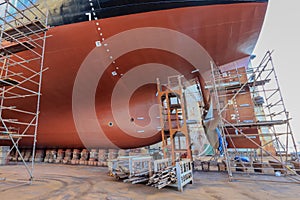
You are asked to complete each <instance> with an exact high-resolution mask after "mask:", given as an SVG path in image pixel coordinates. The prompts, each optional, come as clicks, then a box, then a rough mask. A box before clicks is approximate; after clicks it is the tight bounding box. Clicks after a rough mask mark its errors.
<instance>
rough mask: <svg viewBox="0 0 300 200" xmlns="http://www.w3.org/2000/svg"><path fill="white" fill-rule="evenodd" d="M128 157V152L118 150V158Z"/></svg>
mask: <svg viewBox="0 0 300 200" xmlns="http://www.w3.org/2000/svg"><path fill="white" fill-rule="evenodd" d="M128 155H129V152H128V151H127V150H124V149H120V150H119V152H118V156H128Z"/></svg>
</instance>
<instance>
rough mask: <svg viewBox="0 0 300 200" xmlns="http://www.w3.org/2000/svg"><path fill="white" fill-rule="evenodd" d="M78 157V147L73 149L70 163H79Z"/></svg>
mask: <svg viewBox="0 0 300 200" xmlns="http://www.w3.org/2000/svg"><path fill="white" fill-rule="evenodd" d="M79 157H80V150H79V149H74V150H73V157H72V160H71V164H72V165H78V164H79Z"/></svg>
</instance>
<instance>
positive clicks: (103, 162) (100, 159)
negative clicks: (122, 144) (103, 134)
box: [98, 149, 107, 167]
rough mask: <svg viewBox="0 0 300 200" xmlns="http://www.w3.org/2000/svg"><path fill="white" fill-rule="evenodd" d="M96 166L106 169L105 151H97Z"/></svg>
mask: <svg viewBox="0 0 300 200" xmlns="http://www.w3.org/2000/svg"><path fill="white" fill-rule="evenodd" d="M98 166H101V167H107V150H106V149H99V151H98Z"/></svg>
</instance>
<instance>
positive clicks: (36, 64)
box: [0, 0, 48, 183]
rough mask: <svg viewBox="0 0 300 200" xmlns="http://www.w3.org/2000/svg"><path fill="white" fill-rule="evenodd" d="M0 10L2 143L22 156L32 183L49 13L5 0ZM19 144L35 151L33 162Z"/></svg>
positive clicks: (32, 155)
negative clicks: (22, 151)
mask: <svg viewBox="0 0 300 200" xmlns="http://www.w3.org/2000/svg"><path fill="white" fill-rule="evenodd" d="M0 10H1V14H0V64H1V66H0V95H1V105H0V121H1V124H0V142H1V144H2V145H3V144H4V145H7V146H10V147H11V148H10V150H9V152H8V154H7V155H9V154H10V152H12V151H14V152H15V153H16V154H18V155H19V157H20V158H21V160H22V162H23V164H24V166H25V168H26V171H27V172H28V176H29V179H28V181H29V183H31V182H32V180H33V170H34V160H35V159H34V158H35V153H36V140H37V130H38V119H39V114H40V111H39V109H40V108H39V107H40V97H41V84H42V74H43V72H44V71H45V70H46V69H45V68H44V53H45V42H46V38H47V35H46V31H47V15H48V13H46V14H45V13H44V12H43V11H41V10H40V9H39V8H38V6H37V5H35V4H34V3H33V2H32V1H30V0H28V1H26V3H24V1H21V0H16V1H14V2H13V3H12V2H11V1H8V0H5V1H2V2H1V3H0ZM23 142H24V143H23ZM19 143H22V144H25V145H26V146H27V147H28V148H30V149H32V152H31V158H30V159H29V160H27V159H25V158H24V154H22V153H21V151H20V149H19ZM28 161H29V162H28ZM3 179H5V178H3ZM6 180H7V179H6Z"/></svg>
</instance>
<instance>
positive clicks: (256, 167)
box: [208, 51, 300, 183]
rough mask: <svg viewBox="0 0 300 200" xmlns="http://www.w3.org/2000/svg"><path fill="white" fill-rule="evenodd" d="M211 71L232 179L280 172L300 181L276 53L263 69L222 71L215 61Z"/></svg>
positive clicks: (269, 55)
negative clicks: (275, 57)
mask: <svg viewBox="0 0 300 200" xmlns="http://www.w3.org/2000/svg"><path fill="white" fill-rule="evenodd" d="M211 72H212V81H211V82H210V83H209V87H208V88H209V89H210V91H211V95H212V96H213V99H214V107H215V108H216V113H217V116H218V117H219V119H220V120H219V124H218V129H219V130H220V131H221V135H222V147H223V149H224V160H225V162H226V169H227V171H228V175H229V180H234V179H239V180H241V179H245V176H243V175H242V176H241V174H244V175H245V174H247V176H246V177H247V179H251V178H253V179H254V180H257V179H258V177H259V176H256V175H257V174H273V175H274V173H275V175H276V176H285V177H288V178H290V179H292V180H293V181H296V182H298V183H300V177H299V175H298V174H300V173H299V169H297V164H296V163H298V162H299V157H298V152H297V147H296V143H295V139H294V137H293V133H292V129H291V125H290V117H289V113H288V111H287V109H286V107H285V104H284V101H283V97H282V93H281V90H280V87H279V81H278V77H277V74H276V72H275V68H274V64H273V60H272V52H270V51H268V52H267V53H266V54H265V56H264V58H263V59H262V61H261V63H260V64H259V65H258V67H249V68H245V67H242V68H236V69H233V70H229V71H221V69H220V68H219V67H217V66H215V65H214V64H213V63H211ZM297 160H298V161H297Z"/></svg>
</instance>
